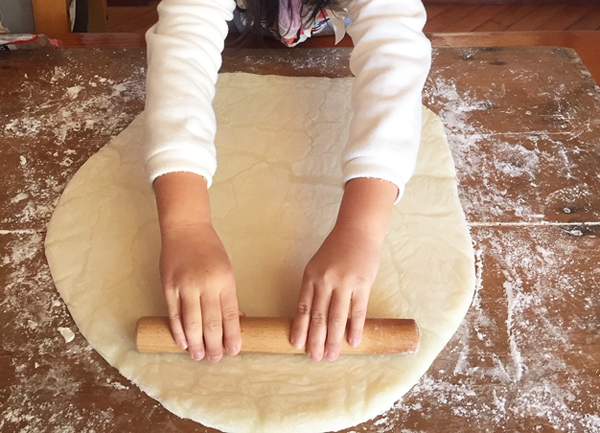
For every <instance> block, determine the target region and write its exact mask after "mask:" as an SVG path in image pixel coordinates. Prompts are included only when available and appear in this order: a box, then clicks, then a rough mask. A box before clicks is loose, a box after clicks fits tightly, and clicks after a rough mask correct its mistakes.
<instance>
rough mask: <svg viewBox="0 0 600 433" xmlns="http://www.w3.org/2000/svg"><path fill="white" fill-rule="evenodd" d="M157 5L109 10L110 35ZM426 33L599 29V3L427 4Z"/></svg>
mask: <svg viewBox="0 0 600 433" xmlns="http://www.w3.org/2000/svg"><path fill="white" fill-rule="evenodd" d="M156 3H158V2H154V3H152V4H151V5H149V6H114V7H109V8H108V28H107V31H109V32H143V31H145V30H146V29H147V28H148V27H150V26H151V25H152V24H153V23H154V22H155V21H156V19H157V15H156ZM426 8H427V14H428V17H429V19H428V21H427V25H426V27H425V31H427V32H437V33H445V32H496V31H519V30H521V31H545V30H554V31H560V30H600V2H597V1H595V0H588V1H585V2H583V1H582V2H577V1H565V2H562V3H557V4H552V5H486V6H477V5H464V4H437V3H436V4H426Z"/></svg>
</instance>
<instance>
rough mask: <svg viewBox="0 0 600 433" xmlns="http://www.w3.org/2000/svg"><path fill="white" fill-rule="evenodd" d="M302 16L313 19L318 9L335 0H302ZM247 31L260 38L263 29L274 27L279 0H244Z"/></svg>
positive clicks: (263, 32)
mask: <svg viewBox="0 0 600 433" xmlns="http://www.w3.org/2000/svg"><path fill="white" fill-rule="evenodd" d="M302 3H303V4H302V16H307V15H309V17H310V19H314V18H315V17H316V16H317V14H318V13H319V11H320V10H321V9H322V8H324V7H327V6H329V5H331V4H333V3H335V0H302ZM246 14H247V17H248V25H247V27H246V29H247V30H246V32H247V33H252V34H253V35H255V36H257V37H259V38H262V36H264V34H265V29H272V28H276V25H277V22H278V19H279V0H246Z"/></svg>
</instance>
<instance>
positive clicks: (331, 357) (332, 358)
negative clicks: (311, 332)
mask: <svg viewBox="0 0 600 433" xmlns="http://www.w3.org/2000/svg"><path fill="white" fill-rule="evenodd" d="M325 358H326V359H327V361H335V360H336V356H335V354H334V352H325Z"/></svg>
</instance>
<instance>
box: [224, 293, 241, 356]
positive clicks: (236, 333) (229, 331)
mask: <svg viewBox="0 0 600 433" xmlns="http://www.w3.org/2000/svg"><path fill="white" fill-rule="evenodd" d="M221 313H222V317H223V345H224V346H225V351H226V352H227V354H228V355H231V356H235V355H237V354H238V353H240V349H241V347H242V335H241V331H240V311H239V307H238V300H237V296H236V295H235V288H231V289H229V290H224V291H223V292H222V293H221Z"/></svg>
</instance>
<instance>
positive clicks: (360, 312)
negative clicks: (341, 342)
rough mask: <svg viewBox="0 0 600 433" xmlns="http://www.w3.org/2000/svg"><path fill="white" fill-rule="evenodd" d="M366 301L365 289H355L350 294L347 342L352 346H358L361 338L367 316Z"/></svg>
mask: <svg viewBox="0 0 600 433" xmlns="http://www.w3.org/2000/svg"><path fill="white" fill-rule="evenodd" d="M368 302H369V293H368V292H367V291H366V290H356V291H354V293H353V294H352V306H351V307H350V329H349V331H348V343H350V345H351V346H352V347H358V346H359V345H360V341H361V340H362V335H363V328H364V326H365V319H366V317H367V304H368Z"/></svg>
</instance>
